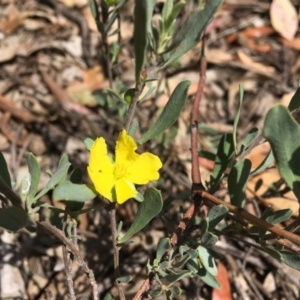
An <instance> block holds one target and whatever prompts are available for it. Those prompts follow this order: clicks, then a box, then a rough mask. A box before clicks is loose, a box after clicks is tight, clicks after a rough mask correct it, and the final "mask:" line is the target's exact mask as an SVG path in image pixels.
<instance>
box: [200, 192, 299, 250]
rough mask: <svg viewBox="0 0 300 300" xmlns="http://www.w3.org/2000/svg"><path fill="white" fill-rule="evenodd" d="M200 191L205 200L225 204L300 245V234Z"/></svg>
mask: <svg viewBox="0 0 300 300" xmlns="http://www.w3.org/2000/svg"><path fill="white" fill-rule="evenodd" d="M198 193H199V194H200V195H199V197H202V198H203V200H204V201H205V202H206V201H208V202H211V203H214V204H215V205H224V206H226V207H227V208H228V210H229V211H230V212H232V213H233V214H235V215H236V216H238V217H241V218H243V219H245V220H247V221H248V222H250V223H251V224H255V225H257V226H259V227H261V228H264V229H266V230H268V231H270V232H271V233H273V234H275V236H278V237H282V238H286V239H288V240H290V241H292V242H293V243H295V244H297V245H300V236H298V235H296V234H293V233H291V232H289V231H286V230H283V229H281V228H279V227H278V226H276V225H272V224H269V223H268V222H266V221H264V220H262V219H259V218H257V217H255V216H253V215H251V214H250V213H248V212H247V211H245V210H243V209H241V208H238V207H236V206H233V205H231V204H229V203H226V202H224V201H222V200H220V199H218V198H216V197H214V196H213V195H211V194H209V193H208V192H206V191H198Z"/></svg>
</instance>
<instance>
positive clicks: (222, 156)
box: [210, 133, 234, 190]
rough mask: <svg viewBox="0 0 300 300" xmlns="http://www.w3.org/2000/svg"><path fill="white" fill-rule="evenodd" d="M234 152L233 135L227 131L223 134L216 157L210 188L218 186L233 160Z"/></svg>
mask: <svg viewBox="0 0 300 300" xmlns="http://www.w3.org/2000/svg"><path fill="white" fill-rule="evenodd" d="M233 152H234V146H233V137H232V134H231V133H226V134H224V135H223V136H222V138H221V140H220V143H219V146H218V151H217V154H216V159H215V166H214V170H213V174H212V178H211V181H210V189H211V190H213V189H215V188H216V187H217V185H218V183H219V181H220V180H221V178H222V176H223V175H224V173H225V171H226V169H227V167H228V166H229V164H230V162H231V158H232V155H233Z"/></svg>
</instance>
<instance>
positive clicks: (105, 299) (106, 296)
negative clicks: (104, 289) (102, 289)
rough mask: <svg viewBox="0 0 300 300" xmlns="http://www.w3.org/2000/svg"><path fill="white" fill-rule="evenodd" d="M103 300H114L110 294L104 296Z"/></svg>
mask: <svg viewBox="0 0 300 300" xmlns="http://www.w3.org/2000/svg"><path fill="white" fill-rule="evenodd" d="M103 300H115V298H114V297H113V296H112V295H111V294H106V295H105V296H104V298H103Z"/></svg>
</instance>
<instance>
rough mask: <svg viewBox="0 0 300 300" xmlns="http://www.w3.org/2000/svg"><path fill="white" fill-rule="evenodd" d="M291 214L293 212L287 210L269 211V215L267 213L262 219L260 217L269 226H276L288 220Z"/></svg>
mask: <svg viewBox="0 0 300 300" xmlns="http://www.w3.org/2000/svg"><path fill="white" fill-rule="evenodd" d="M270 209H271V208H270ZM266 210H267V209H266ZM292 214H293V211H292V210H291V209H289V208H286V209H281V210H277V211H272V210H271V213H269V214H268V215H267V216H266V217H264V218H263V216H262V219H264V220H265V221H266V222H268V223H271V224H278V223H281V222H285V221H286V220H288V219H289V218H290V217H291V216H292ZM263 215H264V214H263Z"/></svg>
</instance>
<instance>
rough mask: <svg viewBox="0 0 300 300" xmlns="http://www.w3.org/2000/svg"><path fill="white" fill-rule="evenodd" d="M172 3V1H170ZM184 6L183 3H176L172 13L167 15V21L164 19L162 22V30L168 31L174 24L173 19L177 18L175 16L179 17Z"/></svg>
mask: <svg viewBox="0 0 300 300" xmlns="http://www.w3.org/2000/svg"><path fill="white" fill-rule="evenodd" d="M171 1H172V0H171ZM184 5H185V2H184V1H180V2H177V3H176V4H175V5H174V7H173V9H172V11H171V12H170V14H169V15H168V17H167V19H165V21H164V29H165V30H166V31H168V30H170V28H171V26H172V24H173V23H174V21H175V19H176V18H177V16H178V15H179V13H180V11H181V9H182V7H183V6H184Z"/></svg>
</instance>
